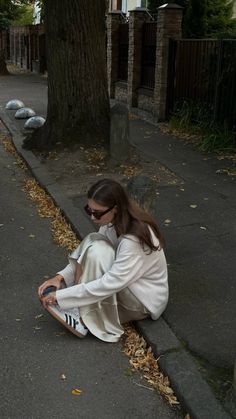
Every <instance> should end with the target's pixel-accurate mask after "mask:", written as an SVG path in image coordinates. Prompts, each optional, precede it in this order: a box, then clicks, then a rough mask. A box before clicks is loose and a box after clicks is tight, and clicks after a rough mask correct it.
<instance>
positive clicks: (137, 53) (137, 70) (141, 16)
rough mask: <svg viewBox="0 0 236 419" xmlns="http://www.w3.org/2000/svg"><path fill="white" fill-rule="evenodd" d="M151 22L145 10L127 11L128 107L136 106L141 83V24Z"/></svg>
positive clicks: (139, 8)
mask: <svg viewBox="0 0 236 419" xmlns="http://www.w3.org/2000/svg"><path fill="white" fill-rule="evenodd" d="M150 20H151V16H150V14H149V13H147V9H145V8H143V7H136V9H134V10H130V11H129V59H128V89H127V103H128V106H129V107H132V106H134V107H137V105H138V87H139V86H140V81H141V54H142V28H143V23H144V22H148V21H150Z"/></svg>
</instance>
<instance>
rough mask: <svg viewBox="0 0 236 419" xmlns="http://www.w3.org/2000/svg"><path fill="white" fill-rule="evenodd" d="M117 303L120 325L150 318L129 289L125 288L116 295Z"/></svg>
mask: <svg viewBox="0 0 236 419" xmlns="http://www.w3.org/2000/svg"><path fill="white" fill-rule="evenodd" d="M117 302H118V312H119V318H120V322H121V324H124V323H127V322H130V321H134V320H142V319H146V318H147V317H149V316H150V313H149V312H148V310H147V309H146V308H145V307H144V305H143V304H142V303H141V302H140V301H139V300H138V299H137V298H136V297H135V296H134V294H133V293H132V292H131V291H130V290H129V288H125V289H123V290H122V291H120V292H119V293H118V294H117Z"/></svg>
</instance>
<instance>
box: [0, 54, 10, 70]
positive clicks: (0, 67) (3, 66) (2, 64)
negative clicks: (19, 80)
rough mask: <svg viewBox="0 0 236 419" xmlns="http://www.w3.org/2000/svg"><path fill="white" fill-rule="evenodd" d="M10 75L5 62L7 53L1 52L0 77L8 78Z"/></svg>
mask: <svg viewBox="0 0 236 419" xmlns="http://www.w3.org/2000/svg"><path fill="white" fill-rule="evenodd" d="M8 74H10V73H9V71H8V69H7V65H6V62H5V52H4V51H3V50H1V51H0V76H7V75H8Z"/></svg>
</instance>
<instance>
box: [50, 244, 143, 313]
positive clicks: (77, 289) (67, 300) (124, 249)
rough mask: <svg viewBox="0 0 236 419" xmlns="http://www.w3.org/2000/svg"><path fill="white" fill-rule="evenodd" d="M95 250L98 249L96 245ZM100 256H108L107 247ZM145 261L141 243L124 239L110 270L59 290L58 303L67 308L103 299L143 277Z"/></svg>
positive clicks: (57, 294) (57, 293)
mask: <svg viewBox="0 0 236 419" xmlns="http://www.w3.org/2000/svg"><path fill="white" fill-rule="evenodd" d="M91 249H93V248H91ZM94 251H96V248H95V247H94ZM99 256H100V257H107V249H106V254H104V255H102V256H101V254H100V255H99ZM94 257H96V255H94ZM143 262H144V261H143V257H142V249H141V246H140V244H139V243H137V242H133V241H132V240H128V239H126V240H123V241H122V242H121V243H120V246H119V249H118V252H117V257H116V260H115V262H114V264H113V265H112V267H111V269H110V270H109V271H108V272H106V273H105V274H104V275H103V276H102V277H100V278H98V279H95V280H92V281H91V282H88V283H83V284H79V285H75V286H73V287H70V288H67V289H63V290H58V291H57V292H56V297H57V301H58V304H59V305H60V306H61V307H62V308H64V309H66V308H73V307H79V306H80V307H82V306H86V305H88V304H93V303H96V302H98V301H101V300H103V299H105V298H107V297H109V296H110V295H112V294H114V293H116V292H119V291H120V290H122V289H123V288H126V287H127V286H128V285H129V284H131V283H132V282H134V281H136V280H137V279H139V278H140V277H142V275H143V272H144V269H145V267H144V263H143Z"/></svg>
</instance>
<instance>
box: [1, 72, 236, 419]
mask: <svg viewBox="0 0 236 419" xmlns="http://www.w3.org/2000/svg"><path fill="white" fill-rule="evenodd" d="M46 91H47V87H46V81H45V79H44V78H42V77H40V76H35V75H32V74H29V75H25V74H23V75H21V74H19V75H14V76H9V77H1V78H0V118H1V119H2V120H3V122H4V123H5V125H6V126H7V128H8V129H9V130H10V132H11V133H12V136H13V141H14V142H15V145H16V147H17V148H18V151H19V153H20V154H21V155H22V156H23V158H24V159H25V160H26V162H27V163H28V165H29V167H30V168H31V170H32V172H33V173H34V175H35V176H36V177H37V179H38V181H39V182H40V183H41V184H42V185H43V186H44V187H45V189H47V190H48V192H49V193H50V194H51V195H52V197H53V198H54V200H55V201H56V202H57V204H58V205H59V206H60V207H61V209H62V210H63V212H64V213H65V215H66V216H67V218H68V219H69V221H70V222H71V224H72V225H73V226H74V228H75V230H76V231H77V232H78V234H79V236H80V237H83V236H84V235H85V234H87V233H88V231H89V230H90V231H91V225H90V223H89V222H88V220H87V218H85V217H84V214H83V213H82V212H81V210H80V207H81V206H80V204H79V202H78V201H79V199H80V198H79V197H77V198H76V199H73V200H69V199H68V198H66V197H65V196H64V194H63V193H62V191H61V190H60V188H59V186H58V185H57V184H56V182H55V181H53V180H52V179H51V178H50V176H49V175H48V173H46V172H45V167H43V166H42V165H41V164H40V162H39V161H38V160H37V158H36V157H35V156H34V155H33V154H32V153H31V152H29V151H25V150H23V149H22V148H21V145H22V140H23V136H22V121H18V120H15V119H14V112H12V111H5V110H4V108H5V104H6V102H7V101H8V100H10V99H13V98H18V99H21V100H23V101H24V102H25V105H26V106H30V107H32V108H33V109H34V110H35V111H36V112H37V114H40V115H43V116H45V114H46V102H47V98H46ZM130 131H131V135H130V137H131V142H132V144H133V145H134V146H135V147H136V149H137V150H140V153H142V154H143V155H145V156H146V158H147V159H149V160H150V161H152V159H153V158H154V157H155V158H156V159H158V160H159V161H160V163H161V164H163V165H165V166H166V167H167V168H168V169H169V170H171V171H172V172H174V173H175V174H176V175H177V176H178V177H180V178H181V179H182V184H181V185H179V184H177V185H170V186H160V187H159V190H158V195H157V198H156V201H155V203H154V208H155V216H156V218H157V221H158V223H159V225H160V227H161V229H162V231H163V233H164V235H165V238H166V241H167V248H166V256H167V261H168V263H169V281H170V302H169V305H168V308H167V310H166V312H165V314H164V316H163V318H162V319H160V320H159V321H156V322H153V321H151V320H150V321H146V320H145V321H143V322H138V324H137V327H139V328H140V330H141V332H142V333H143V334H144V336H145V337H146V339H147V340H148V341H149V342H150V343H151V344H152V346H153V348H154V350H155V352H156V355H157V356H160V360H159V363H160V366H161V368H162V369H163V371H164V372H165V373H167V374H168V376H169V378H170V380H171V383H172V387H173V388H174V390H175V393H176V395H177V397H178V398H179V400H180V402H181V403H182V404H183V407H184V408H185V409H186V411H188V412H189V414H190V416H191V418H201V419H202V418H207V419H211V418H212V419H217V418H219V419H220V418H226V417H229V416H228V414H227V413H226V412H225V411H224V410H223V408H222V405H221V404H220V403H219V402H218V401H217V400H216V398H220V399H221V402H222V404H223V405H224V407H225V408H226V409H228V408H229V404H227V403H226V404H225V403H224V399H225V397H226V394H227V391H226V390H228V389H229V388H230V382H231V380H232V375H233V364H234V361H235V359H236V304H235V301H236V292H235V271H236V269H235V268H236V262H235V250H236V241H235V233H236V226H235V210H236V195H235V178H234V177H233V176H232V177H230V176H228V175H226V174H224V171H223V169H225V168H226V167H229V166H230V165H232V163H231V162H230V161H228V160H218V159H217V158H216V157H215V156H211V155H210V156H209V155H203V154H201V153H199V151H196V150H194V149H193V147H192V145H189V144H185V143H184V142H182V141H180V140H178V139H175V138H173V137H170V136H168V135H163V134H161V133H160V132H159V131H158V129H157V127H155V126H154V125H151V124H150V123H148V122H145V121H143V120H136V119H133V120H131V121H130ZM147 132H148V135H146V133H147ZM219 173H220V174H219ZM76 207H77V208H76ZM78 219H79V220H80V222H79V224H78ZM165 220H168V222H165ZM206 380H207V381H208V383H210V384H211V387H212V388H210V387H209V386H208V384H207V382H206ZM231 414H233V413H232V411H231ZM233 415H234V414H233ZM233 417H234V416H233Z"/></svg>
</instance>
